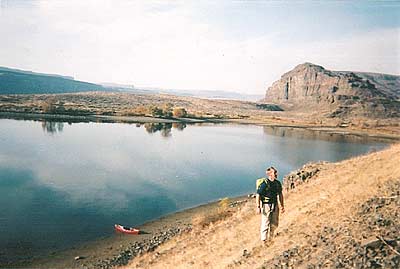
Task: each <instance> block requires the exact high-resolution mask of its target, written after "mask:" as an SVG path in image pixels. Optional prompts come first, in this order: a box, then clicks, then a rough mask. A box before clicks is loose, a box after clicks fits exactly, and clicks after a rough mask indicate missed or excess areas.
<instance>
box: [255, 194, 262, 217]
mask: <svg viewBox="0 0 400 269" xmlns="http://www.w3.org/2000/svg"><path fill="white" fill-rule="evenodd" d="M256 212H257V213H261V199H260V195H259V194H258V193H257V194H256Z"/></svg>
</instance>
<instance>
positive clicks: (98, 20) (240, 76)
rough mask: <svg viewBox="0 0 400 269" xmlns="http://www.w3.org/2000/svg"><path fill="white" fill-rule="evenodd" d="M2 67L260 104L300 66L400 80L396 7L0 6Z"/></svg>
mask: <svg viewBox="0 0 400 269" xmlns="http://www.w3.org/2000/svg"><path fill="white" fill-rule="evenodd" d="M0 40H1V42H0V66H6V67H11V68H18V69H23V70H31V71H35V72H43V73H56V74H61V75H66V76H73V77H74V78H75V79H77V80H83V81H89V82H96V83H102V82H113V83H121V84H129V85H134V86H135V87H159V88H170V89H192V90H225V91H235V92H240V93H247V94H264V93H265V90H266V89H267V87H269V86H270V85H271V84H272V83H273V82H274V81H276V80H278V79H279V78H280V76H281V75H282V74H283V73H285V72H287V71H289V70H291V69H292V68H294V67H295V66H296V65H298V64H301V63H304V62H311V63H315V64H318V65H322V66H323V67H325V68H326V69H331V70H342V71H345V70H351V71H366V72H378V73H388V74H395V75H399V74H400V2H399V1H222V0H221V1H204V0H203V1H201V0H200V1H144V0H143V1H139V0H138V1H122V0H121V1H117V0H115V1H107V0H86V1H80V0H65V1H63V0H51V1H50V0H48V1H30V0H25V1H24V0H0Z"/></svg>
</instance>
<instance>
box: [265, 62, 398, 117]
mask: <svg viewBox="0 0 400 269" xmlns="http://www.w3.org/2000/svg"><path fill="white" fill-rule="evenodd" d="M264 101H265V102H268V103H274V104H277V105H279V106H281V107H283V108H284V109H285V110H291V111H310V112H317V113H320V112H321V113H322V112H324V113H326V115H327V116H329V117H354V116H364V117H371V118H386V117H400V76H395V75H387V74H377V73H365V72H350V71H330V70H327V69H325V68H323V67H322V66H319V65H315V64H312V63H304V64H300V65H298V66H296V67H295V68H294V69H293V70H291V71H289V72H287V73H285V74H283V75H282V77H281V79H280V80H278V81H276V82H274V83H273V84H272V86H271V87H269V88H268V89H267V91H266V94H265V99H264Z"/></svg>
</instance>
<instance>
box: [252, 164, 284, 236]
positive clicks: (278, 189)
mask: <svg viewBox="0 0 400 269" xmlns="http://www.w3.org/2000/svg"><path fill="white" fill-rule="evenodd" d="M265 173H266V175H267V176H268V178H260V179H257V183H256V188H257V194H256V206H257V209H256V211H257V213H258V214H260V213H262V215H261V229H260V231H261V240H262V241H263V242H264V243H266V242H267V241H268V238H272V237H273V236H274V230H275V229H276V228H277V227H278V223H279V206H278V199H277V196H279V204H280V207H281V210H282V213H284V212H285V206H284V203H283V195H282V184H281V183H280V182H279V181H278V180H277V177H278V170H276V169H275V168H274V167H273V166H271V167H269V168H268V169H267V170H266V171H265Z"/></svg>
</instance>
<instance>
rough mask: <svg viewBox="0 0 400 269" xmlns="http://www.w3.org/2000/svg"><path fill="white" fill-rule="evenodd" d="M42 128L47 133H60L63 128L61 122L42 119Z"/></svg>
mask: <svg viewBox="0 0 400 269" xmlns="http://www.w3.org/2000/svg"><path fill="white" fill-rule="evenodd" d="M42 129H43V131H44V132H46V133H49V134H55V133H61V132H62V131H63V130H64V123H63V122H56V121H42Z"/></svg>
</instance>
